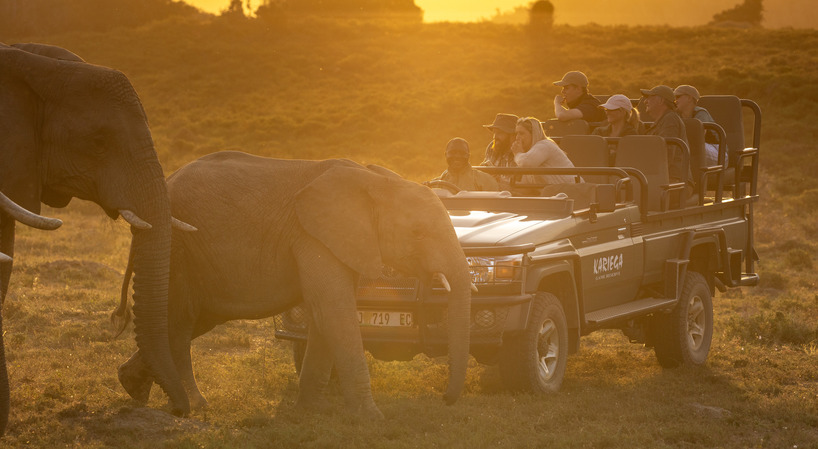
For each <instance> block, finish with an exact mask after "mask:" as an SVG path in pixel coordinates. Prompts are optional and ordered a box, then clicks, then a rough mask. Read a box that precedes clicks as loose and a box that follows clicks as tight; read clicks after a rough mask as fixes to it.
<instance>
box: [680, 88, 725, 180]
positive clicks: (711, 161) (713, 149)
mask: <svg viewBox="0 0 818 449" xmlns="http://www.w3.org/2000/svg"><path fill="white" fill-rule="evenodd" d="M673 95H675V96H676V109H677V110H678V111H679V115H681V116H682V118H695V119H698V120H699V121H700V122H702V123H708V122H709V123H715V122H716V121H715V120H713V116H712V115H710V112H709V111H708V110H707V109H705V108H703V107H701V106H698V103H699V98H700V97H701V96H700V95H699V90H698V89H696V88H695V87H693V86H691V85H688V84H682V85H681V86H679V87H677V88H676V89H674V90H673ZM704 140H705V144H704V149H705V164H706V165H708V166H710V165H716V164H718V163H719V162H718V161H719V147H718V143H719V136H718V134H716V132H715V131H713V130H707V131H706V132H705V134H704Z"/></svg>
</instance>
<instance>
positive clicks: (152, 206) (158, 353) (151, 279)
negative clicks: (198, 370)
mask: <svg viewBox="0 0 818 449" xmlns="http://www.w3.org/2000/svg"><path fill="white" fill-rule="evenodd" d="M137 185H138V186H139V187H138V188H140V189H143V190H145V191H143V192H139V193H138V194H136V195H135V197H136V198H148V199H149V204H148V205H145V206H143V207H140V208H139V209H138V210H139V213H140V216H141V217H142V218H143V219H145V220H146V221H147V222H148V223H150V224H151V227H150V229H137V228H135V227H131V232H132V234H133V242H132V245H133V248H132V251H133V271H134V282H133V290H134V294H133V300H134V306H133V314H134V333H135V334H136V344H137V347H138V348H139V352H140V353H141V354H142V355H143V356H144V359H145V361H146V363H147V364H148V366H149V367H150V369H151V371H152V372H153V374H154V380H155V381H156V383H157V384H159V386H160V387H162V389H163V390H164V391H165V393H166V394H167V395H168V397H169V398H170V403H171V406H172V408H173V413H174V414H177V415H187V414H188V413H190V403H189V401H188V398H187V394H186V393H185V390H184V387H183V386H182V382H181V380H180V377H179V375H178V373H177V371H176V366H175V364H174V362H173V359H172V358H171V354H170V344H169V340H168V281H169V277H170V244H171V215H170V202H169V200H168V192H167V185H166V184H165V180H164V178H162V177H159V179H155V180H153V181H152V182H145V183H137Z"/></svg>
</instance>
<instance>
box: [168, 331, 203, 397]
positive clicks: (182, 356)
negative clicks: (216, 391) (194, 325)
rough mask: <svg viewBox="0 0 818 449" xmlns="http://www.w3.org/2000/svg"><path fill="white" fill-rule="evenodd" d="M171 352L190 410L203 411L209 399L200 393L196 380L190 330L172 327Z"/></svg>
mask: <svg viewBox="0 0 818 449" xmlns="http://www.w3.org/2000/svg"><path fill="white" fill-rule="evenodd" d="M170 351H171V356H172V357H173V361H174V363H176V371H177V372H178V373H179V377H180V378H181V379H182V385H184V387H185V391H186V392H187V396H188V399H189V400H190V408H191V409H192V410H193V409H202V408H205V407H207V399H205V397H204V396H203V395H202V392H201V391H199V386H198V385H197V384H196V378H195V377H194V376H193V362H192V360H191V358H190V329H189V328H183V329H179V328H177V327H171V336H170Z"/></svg>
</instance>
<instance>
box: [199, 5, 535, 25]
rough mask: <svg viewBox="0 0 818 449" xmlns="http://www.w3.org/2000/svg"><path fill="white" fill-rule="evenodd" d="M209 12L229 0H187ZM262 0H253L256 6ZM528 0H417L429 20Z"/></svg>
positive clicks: (465, 17) (474, 14)
mask: <svg viewBox="0 0 818 449" xmlns="http://www.w3.org/2000/svg"><path fill="white" fill-rule="evenodd" d="M186 3H189V4H191V5H193V6H196V7H198V8H200V9H202V10H205V11H207V12H213V13H216V12H219V11H221V10H223V9H225V8H226V7H227V5H228V4H229V3H230V2H229V0H186ZM259 3H260V0H252V1H251V6H252V7H253V8H255V7H256V6H258V4H259ZM528 3H529V2H528V1H527V0H415V4H416V5H418V6H419V7H420V8H421V9H422V10H423V11H424V14H423V18H424V20H425V21H427V22H437V21H442V20H451V21H473V20H479V19H480V18H483V17H486V18H488V17H490V16H492V15H493V14H494V12H495V10H496V9H497V8H500V9H501V10H503V11H506V10H511V9H514V7H515V6H520V5H527V4H528Z"/></svg>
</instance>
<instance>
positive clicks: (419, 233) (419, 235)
mask: <svg viewBox="0 0 818 449" xmlns="http://www.w3.org/2000/svg"><path fill="white" fill-rule="evenodd" d="M425 237H426V233H425V232H424V231H423V229H419V228H416V229H413V230H412V238H413V239H415V240H423V239H424V238H425Z"/></svg>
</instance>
